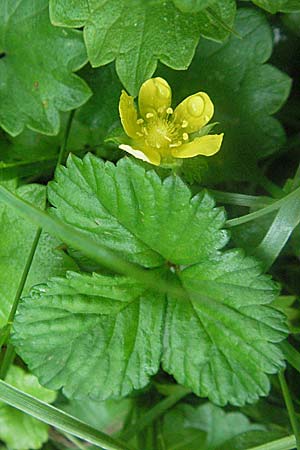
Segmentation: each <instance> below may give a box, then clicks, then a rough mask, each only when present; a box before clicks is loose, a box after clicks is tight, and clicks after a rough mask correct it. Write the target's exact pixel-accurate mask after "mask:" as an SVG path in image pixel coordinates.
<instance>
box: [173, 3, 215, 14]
mask: <svg viewBox="0 0 300 450" xmlns="http://www.w3.org/2000/svg"><path fill="white" fill-rule="evenodd" d="M215 2H216V0H173V3H174V5H175V6H176V7H177V8H178V9H180V11H182V12H184V13H196V12H199V11H201V10H202V9H205V8H207V7H208V6H210V5H212V4H213V3H215Z"/></svg>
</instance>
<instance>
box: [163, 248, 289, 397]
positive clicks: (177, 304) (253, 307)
mask: <svg viewBox="0 0 300 450" xmlns="http://www.w3.org/2000/svg"><path fill="white" fill-rule="evenodd" d="M179 277H180V279H181V282H182V283H183V286H184V287H185V289H186V291H187V293H188V296H189V301H188V302H187V303H184V302H182V300H181V299H176V298H172V297H170V298H169V301H168V309H167V318H166V337H165V339H167V340H166V341H165V345H166V350H165V354H164V363H163V366H164V368H165V370H167V372H169V373H172V374H173V375H174V377H175V378H176V379H177V381H179V382H180V383H181V384H184V385H186V386H189V387H191V388H192V389H193V392H195V393H197V394H199V395H201V396H208V397H209V398H210V399H211V400H212V401H213V402H215V403H217V404H221V405H224V404H225V403H226V402H227V401H228V400H229V401H230V402H233V403H235V404H240V405H241V404H244V403H245V402H254V401H255V400H256V399H257V398H258V397H259V396H261V395H266V394H267V393H268V391H269V388H270V385H269V380H268V377H267V376H266V374H268V373H269V374H270V373H275V372H276V371H278V370H279V369H280V368H281V367H282V366H283V360H282V355H281V352H280V350H279V348H278V347H276V345H274V344H276V343H277V342H279V341H281V340H282V339H283V338H284V335H285V333H286V326H285V325H284V324H283V323H282V316H281V315H280V314H278V313H277V311H276V310H275V309H273V308H270V307H269V306H268V304H269V303H270V302H271V301H272V300H273V299H274V296H275V295H276V292H274V283H273V282H272V281H271V280H270V279H269V278H267V277H266V276H263V275H261V268H260V266H259V264H258V263H257V261H255V260H254V259H252V258H246V257H245V256H244V255H243V254H242V253H241V252H238V251H230V252H227V253H224V254H223V255H222V256H219V257H216V258H214V259H210V260H209V261H204V262H202V263H200V264H195V265H193V266H192V267H189V268H186V269H185V270H183V271H182V272H181V274H180V275H179ZM195 347H199V348H201V351H199V352H198V353H197V354H196V353H195ZM250 355H251V356H250ZM258 368H259V370H258Z"/></svg>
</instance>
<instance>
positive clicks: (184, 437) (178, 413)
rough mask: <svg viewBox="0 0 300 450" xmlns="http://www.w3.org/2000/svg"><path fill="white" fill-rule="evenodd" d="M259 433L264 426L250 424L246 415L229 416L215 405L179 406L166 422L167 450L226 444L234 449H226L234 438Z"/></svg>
mask: <svg viewBox="0 0 300 450" xmlns="http://www.w3.org/2000/svg"><path fill="white" fill-rule="evenodd" d="M258 430H264V427H263V426H261V425H258V424H252V423H250V422H249V420H248V418H247V417H246V416H245V415H244V414H241V413H238V412H229V413H226V412H224V411H223V410H222V409H221V408H218V407H217V406H215V405H213V404H212V403H205V404H203V405H201V406H198V407H197V408H194V407H192V406H190V405H187V404H182V405H179V406H177V407H175V408H174V409H173V410H172V411H171V412H169V413H167V414H166V416H165V418H164V422H163V436H164V439H165V441H166V444H167V447H166V448H168V449H169V448H170V449H173V448H174V450H175V448H176V450H177V449H178V450H185V449H187V448H188V449H189V450H199V449H201V450H213V449H216V448H220V447H221V446H223V445H224V449H225V448H227V449H229V448H233V447H231V446H227V447H226V443H228V442H229V441H230V440H231V439H233V438H236V437H237V436H239V435H241V434H244V433H246V432H249V431H258ZM175 445H176V446H175ZM187 445H188V447H187Z"/></svg>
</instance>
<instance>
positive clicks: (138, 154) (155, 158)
mask: <svg viewBox="0 0 300 450" xmlns="http://www.w3.org/2000/svg"><path fill="white" fill-rule="evenodd" d="M119 148H120V149H121V150H124V151H125V152H127V153H130V154H131V155H133V156H134V157H135V158H137V159H142V160H143V161H146V162H147V163H150V164H153V165H154V166H159V164H160V154H159V153H158V152H156V151H155V150H152V149H147V151H146V152H145V153H144V152H142V151H141V150H137V149H134V148H132V147H130V145H125V144H121V145H119ZM146 153H147V154H146Z"/></svg>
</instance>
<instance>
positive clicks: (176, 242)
mask: <svg viewBox="0 0 300 450" xmlns="http://www.w3.org/2000/svg"><path fill="white" fill-rule="evenodd" d="M79 180H80V181H79ZM74 192H76V195H74ZM48 195H49V199H50V201H51V203H52V204H53V205H54V206H55V208H56V209H55V210H54V211H55V213H56V215H57V216H58V217H59V218H60V219H62V220H63V221H65V222H67V223H69V224H70V225H73V226H74V227H76V228H80V229H83V230H84V231H85V232H86V233H87V234H88V235H89V236H90V237H91V238H92V239H93V240H95V242H101V243H102V244H105V245H106V246H107V247H108V248H111V249H113V250H115V251H118V252H119V253H120V254H122V255H123V256H124V257H126V259H128V260H130V261H133V262H137V263H139V264H141V265H144V266H146V267H155V266H160V265H162V264H163V262H164V260H167V261H172V262H173V263H174V264H192V263H194V262H198V261H199V260H202V259H205V258H206V257H208V256H209V255H210V254H211V253H214V252H215V251H216V249H218V248H221V247H223V246H224V245H225V243H226V242H227V233H226V232H225V231H224V230H220V228H221V227H222V226H223V224H224V221H225V216H224V212H223V210H222V209H220V208H218V209H216V208H214V202H213V200H212V199H211V197H210V196H208V195H207V194H205V193H202V194H201V195H199V196H195V197H194V198H193V199H191V194H190V191H189V189H188V188H187V187H186V186H185V185H184V184H183V182H182V181H181V179H180V178H179V177H170V178H167V179H166V180H164V181H163V182H162V181H161V179H160V178H159V177H158V175H156V174H155V172H153V171H149V172H145V170H144V169H143V168H142V167H140V166H139V165H138V164H136V163H135V162H132V161H131V160H129V159H127V158H124V159H122V160H121V161H119V163H118V167H117V169H116V167H115V166H114V165H113V164H111V163H106V164H105V163H104V162H103V161H102V160H100V159H98V158H96V157H94V156H93V155H87V156H86V157H85V158H84V159H83V160H80V159H79V158H76V157H70V158H69V160H68V163H67V168H64V167H61V168H60V169H59V170H58V171H57V173H56V181H54V182H51V183H50V184H49V188H48Z"/></svg>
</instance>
